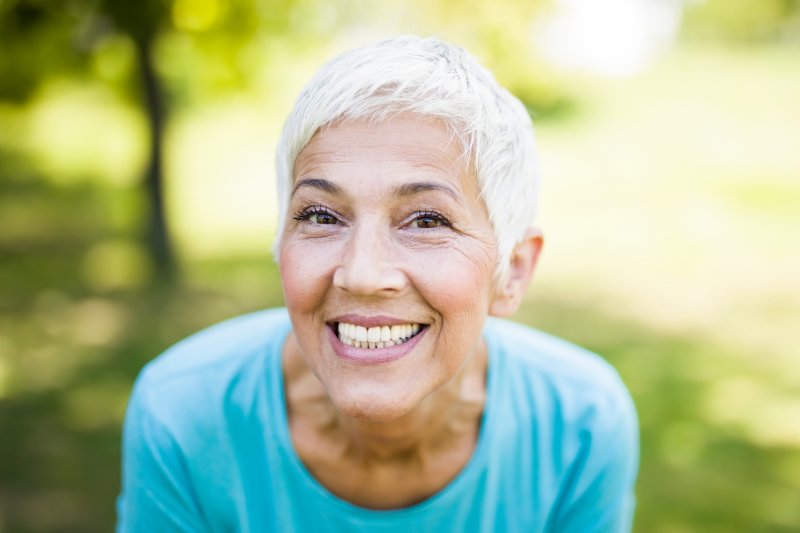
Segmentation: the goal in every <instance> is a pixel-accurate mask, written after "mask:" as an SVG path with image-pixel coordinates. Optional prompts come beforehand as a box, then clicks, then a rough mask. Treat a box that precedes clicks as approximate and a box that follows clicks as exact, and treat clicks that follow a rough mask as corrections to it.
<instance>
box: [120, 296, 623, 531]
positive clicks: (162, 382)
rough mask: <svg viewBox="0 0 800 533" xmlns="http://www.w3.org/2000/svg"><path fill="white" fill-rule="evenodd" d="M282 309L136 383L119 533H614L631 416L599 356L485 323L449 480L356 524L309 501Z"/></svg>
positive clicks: (355, 510)
mask: <svg viewBox="0 0 800 533" xmlns="http://www.w3.org/2000/svg"><path fill="white" fill-rule="evenodd" d="M290 329H291V324H290V322H289V317H288V314H287V313H286V310H284V309H277V310H271V311H262V312H258V313H253V314H249V315H245V316H241V317H238V318H235V319H232V320H228V321H226V322H223V323H222V324H218V325H216V326H214V327H211V328H209V329H207V330H205V331H203V332H201V333H198V334H196V335H194V336H192V337H190V338H188V339H186V340H184V341H183V342H181V343H179V344H177V345H176V346H174V347H173V348H171V349H170V350H168V351H167V352H165V353H164V354H163V355H161V356H160V357H158V358H157V359H156V360H154V361H153V362H151V363H150V364H148V365H147V366H146V367H145V369H144V370H143V371H142V373H141V375H140V377H139V379H138V380H137V383H136V385H135V387H134V391H133V395H132V396H131V400H130V403H129V405H128V411H127V415H126V418H125V428H124V438H123V486H122V493H121V494H120V496H119V499H118V501H117V507H118V515H119V516H118V518H119V521H118V524H117V529H118V531H120V532H128V531H136V532H148V533H151V532H160V531H165V532H166V531H169V532H174V531H254V532H255V531H291V532H305V531H314V532H318V531H370V532H372V531H377V532H388V531H398V532H400V531H402V532H408V531H414V532H415V533H416V532H423V531H430V532H437V533H439V532H442V531H469V532H472V531H485V532H495V531H503V532H508V531H511V532H513V531H525V532H535V531H553V532H559V533H563V532H567V533H569V532H576V533H577V532H580V533H586V532H592V531H598V532H599V531H602V532H606V531H628V530H630V527H631V518H632V515H633V507H634V496H633V486H634V481H635V477H636V471H637V465H638V429H637V422H636V413H635V410H634V407H633V403H632V401H631V398H630V395H629V394H628V392H627V390H626V389H625V386H624V385H623V384H622V382H621V380H620V378H619V376H618V375H617V373H616V372H615V371H614V370H613V369H612V368H611V367H610V366H609V365H608V364H607V363H605V362H604V361H603V360H602V359H600V358H599V357H598V356H596V355H594V354H592V353H590V352H587V351H585V350H583V349H581V348H578V347H577V346H574V345H572V344H569V343H567V342H565V341H563V340H560V339H557V338H555V337H552V336H549V335H546V334H544V333H541V332H538V331H536V330H533V329H531V328H528V327H525V326H521V325H518V324H514V323H512V322H507V321H503V320H498V319H491V318H490V319H489V320H488V321H487V322H486V326H485V328H484V332H483V335H484V338H485V340H486V342H487V345H488V349H489V363H488V379H487V396H486V407H485V410H484V414H483V421H482V424H481V429H480V435H479V437H478V443H477V446H476V448H475V451H474V452H473V455H472V457H471V458H470V460H469V462H468V463H467V464H466V466H465V467H464V468H463V470H462V471H461V472H460V473H459V474H458V475H457V476H456V477H455V478H454V479H453V480H452V481H451V482H450V483H449V484H448V485H447V486H446V487H445V488H443V489H442V490H441V491H439V492H438V493H436V494H434V495H433V496H431V497H430V498H428V499H427V500H425V501H423V502H421V503H419V504H416V505H413V506H411V507H407V508H403V509H396V510H370V509H365V508H362V507H358V506H356V505H353V504H351V503H349V502H347V501H344V500H342V499H340V498H338V497H337V496H335V495H334V494H332V493H331V492H329V491H328V490H327V489H326V488H325V487H324V486H322V485H321V484H320V483H319V482H318V481H317V480H316V479H314V477H313V476H312V475H311V474H310V473H309V471H308V470H307V469H306V468H305V466H304V465H303V463H302V462H301V461H300V459H299V458H298V456H297V454H296V452H295V450H294V448H293V447H292V442H291V436H290V433H289V429H288V428H289V425H288V420H287V415H286V404H285V400H284V390H283V377H282V371H281V352H282V347H283V344H284V341H285V339H286V336H287V335H288V333H289V331H290Z"/></svg>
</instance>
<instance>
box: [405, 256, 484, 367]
mask: <svg viewBox="0 0 800 533" xmlns="http://www.w3.org/2000/svg"><path fill="white" fill-rule="evenodd" d="M434 255H435V257H430V258H429V259H430V261H428V267H427V268H426V269H423V270H418V272H421V274H419V275H418V276H417V278H416V280H415V285H417V286H418V287H419V288H420V292H421V293H422V294H423V296H424V297H425V299H426V300H427V302H428V303H429V305H430V306H431V307H432V308H433V309H434V310H435V311H436V312H438V313H439V314H440V315H441V320H442V330H441V332H440V335H441V337H440V339H439V340H440V342H441V346H442V348H443V349H444V351H445V352H446V353H458V354H461V355H463V354H464V353H467V352H468V351H469V348H470V347H471V346H472V345H473V344H475V343H477V342H478V340H479V339H480V333H481V329H482V326H483V321H484V319H485V317H486V315H487V314H488V310H489V300H490V295H491V291H492V287H493V286H492V280H493V274H494V262H493V256H492V255H491V254H488V253H486V252H485V251H484V250H482V249H478V250H458V251H456V250H452V249H451V250H447V251H442V252H440V253H437V254H434ZM430 265H435V266H433V267H432V266H430ZM448 364H458V362H457V361H448Z"/></svg>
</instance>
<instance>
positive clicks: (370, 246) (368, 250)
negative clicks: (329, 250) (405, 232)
mask: <svg viewBox="0 0 800 533" xmlns="http://www.w3.org/2000/svg"><path fill="white" fill-rule="evenodd" d="M392 248H393V242H392V236H391V232H390V229H389V228H388V227H387V226H386V224H385V223H383V224H381V223H380V222H379V221H378V220H377V217H375V218H372V217H370V219H367V220H364V221H362V223H359V224H357V225H355V226H354V227H353V229H352V232H351V234H350V237H349V239H348V240H347V244H346V245H345V250H344V254H343V257H342V261H341V264H340V265H339V267H338V268H337V269H336V273H335V274H334V283H335V284H336V285H337V286H338V287H340V288H342V289H345V290H347V291H349V292H353V293H359V294H372V293H379V292H384V291H396V290H400V289H402V287H403V285H404V280H403V278H404V276H403V274H402V273H401V272H400V271H399V270H398V269H397V268H396V265H394V264H393V258H394V255H395V254H394V253H393V250H392Z"/></svg>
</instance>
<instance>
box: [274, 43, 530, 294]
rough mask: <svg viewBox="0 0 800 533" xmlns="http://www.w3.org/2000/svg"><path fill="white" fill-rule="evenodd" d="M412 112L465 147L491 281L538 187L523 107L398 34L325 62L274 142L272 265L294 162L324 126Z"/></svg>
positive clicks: (468, 59) (470, 64) (448, 49)
mask: <svg viewBox="0 0 800 533" xmlns="http://www.w3.org/2000/svg"><path fill="white" fill-rule="evenodd" d="M406 112H411V113H415V114H419V115H422V116H425V117H431V118H436V119H438V120H441V121H442V122H444V124H446V125H447V127H448V128H449V129H450V131H452V133H453V134H454V135H455V136H456V138H458V139H459V140H460V142H461V143H462V145H463V146H464V150H465V154H467V155H468V156H469V161H470V163H471V166H472V169H473V171H474V172H475V177H476V179H477V182H478V187H479V189H480V194H481V197H482V199H483V201H484V203H485V205H486V208H487V211H488V213H489V219H490V221H491V224H492V227H493V229H494V232H495V235H496V237H497V258H498V264H497V268H496V269H495V277H496V279H497V280H501V279H505V275H506V269H507V266H508V263H509V258H510V257H511V253H512V252H513V250H514V247H515V246H516V244H517V243H518V242H520V241H521V240H522V239H523V238H524V237H525V234H526V232H527V230H528V229H529V228H530V227H531V225H532V224H533V220H534V217H535V211H536V200H537V192H538V182H539V170H538V158H537V154H536V143H535V140H534V134H533V124H532V122H531V119H530V115H529V114H528V112H527V110H526V109H525V106H523V105H522V103H521V102H520V101H519V100H518V99H517V98H516V97H514V96H513V95H512V94H511V93H510V92H508V91H507V90H506V89H504V88H503V87H501V86H500V85H499V84H498V83H497V80H495V78H494V76H492V74H491V73H490V72H489V71H488V70H486V69H485V68H484V67H483V66H481V65H480V64H479V63H478V61H477V60H476V59H475V58H474V57H473V56H472V55H471V54H469V53H468V52H467V51H466V50H464V49H462V48H458V47H456V46H452V45H449V44H447V43H444V42H442V41H440V40H438V39H435V38H421V37H417V36H402V37H396V38H394V39H390V40H386V41H381V42H378V43H375V44H371V45H368V46H364V47H362V48H357V49H355V50H351V51H349V52H345V53H344V54H342V55H340V56H338V57H336V58H334V59H333V60H331V61H329V62H328V63H326V64H325V65H323V66H322V68H320V69H319V71H318V72H317V73H316V75H315V76H314V77H313V78H312V79H311V81H310V82H309V83H308V84H307V85H306V87H305V88H304V89H303V91H302V92H301V93H300V95H299V96H298V98H297V102H296V103H295V106H294V109H293V110H292V112H291V114H290V115H289V117H288V118H287V120H286V124H285V125H284V128H283V133H282V135H281V139H280V142H279V144H278V149H277V156H276V167H277V189H278V213H279V217H280V218H279V222H278V235H277V239H276V241H275V246H274V249H273V254H274V256H275V258H276V260H277V259H278V253H279V249H280V240H281V236H282V234H283V230H284V226H285V224H286V217H287V212H286V211H287V209H288V204H289V197H290V192H291V189H292V185H293V182H294V163H295V159H296V158H297V155H298V154H299V153H300V151H301V150H302V149H303V148H304V147H305V145H306V144H307V143H308V142H309V141H310V140H311V137H313V135H314V134H315V133H316V132H317V131H319V130H320V128H323V127H325V126H328V125H331V124H332V123H334V122H338V121H342V120H356V119H366V120H372V121H381V120H386V119H388V118H391V117H392V116H395V115H397V114H399V113H406Z"/></svg>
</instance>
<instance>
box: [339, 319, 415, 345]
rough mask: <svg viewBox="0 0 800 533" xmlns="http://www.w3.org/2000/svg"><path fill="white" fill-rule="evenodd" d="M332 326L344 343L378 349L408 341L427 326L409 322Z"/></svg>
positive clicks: (344, 323) (343, 323)
mask: <svg viewBox="0 0 800 533" xmlns="http://www.w3.org/2000/svg"><path fill="white" fill-rule="evenodd" d="M332 327H333V331H334V332H335V333H336V334H337V337H338V338H339V340H340V341H341V342H342V344H346V345H348V346H353V347H354V348H366V349H378V348H388V347H390V346H397V345H399V344H403V343H406V342H408V341H410V340H411V339H413V338H414V337H415V336H417V335H418V334H419V333H420V332H421V331H423V330H424V329H425V328H426V327H427V326H426V324H416V323H408V324H395V325H392V326H375V327H371V328H367V327H364V326H357V325H355V324H350V323H347V322H336V323H334V324H332Z"/></svg>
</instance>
